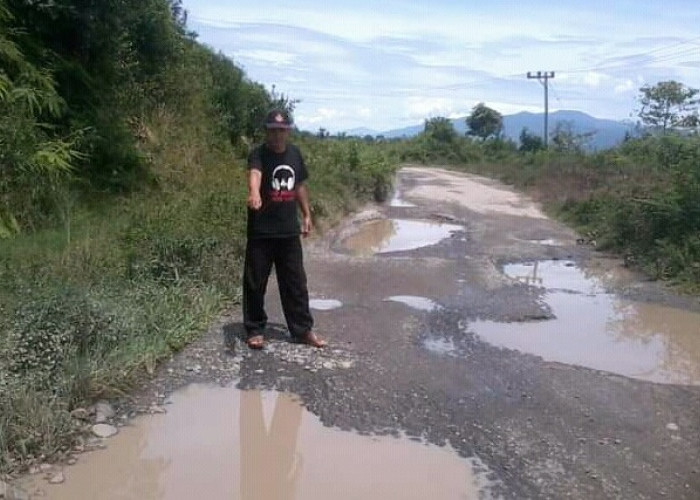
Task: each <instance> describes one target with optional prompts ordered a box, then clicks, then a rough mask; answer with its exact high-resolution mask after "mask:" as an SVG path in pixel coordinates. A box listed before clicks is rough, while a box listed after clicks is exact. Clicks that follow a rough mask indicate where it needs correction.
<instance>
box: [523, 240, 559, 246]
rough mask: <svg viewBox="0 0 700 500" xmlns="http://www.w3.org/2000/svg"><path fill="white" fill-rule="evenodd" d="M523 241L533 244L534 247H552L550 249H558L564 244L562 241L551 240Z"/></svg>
mask: <svg viewBox="0 0 700 500" xmlns="http://www.w3.org/2000/svg"><path fill="white" fill-rule="evenodd" d="M525 241H528V242H530V243H535V244H536V245H546V246H552V247H560V246H563V245H564V243H563V242H562V241H559V240H552V239H549V240H525Z"/></svg>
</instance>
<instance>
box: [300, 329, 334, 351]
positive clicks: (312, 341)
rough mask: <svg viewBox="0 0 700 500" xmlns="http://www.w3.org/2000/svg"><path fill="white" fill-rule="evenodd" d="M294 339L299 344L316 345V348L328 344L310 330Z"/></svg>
mask: <svg viewBox="0 0 700 500" xmlns="http://www.w3.org/2000/svg"><path fill="white" fill-rule="evenodd" d="M296 340H297V342H298V343H300V344H306V345H310V346H311V347H316V348H317V349H320V348H322V347H325V346H326V345H327V344H328V342H326V341H325V340H323V339H322V338H321V337H319V336H318V335H316V334H315V333H314V332H312V331H308V332H306V333H305V334H304V335H302V336H300V337H298V338H297V339H296Z"/></svg>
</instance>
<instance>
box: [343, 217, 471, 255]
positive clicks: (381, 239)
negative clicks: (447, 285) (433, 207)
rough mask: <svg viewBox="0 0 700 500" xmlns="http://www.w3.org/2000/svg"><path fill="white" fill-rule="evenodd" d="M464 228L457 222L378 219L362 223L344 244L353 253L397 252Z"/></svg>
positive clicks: (426, 243) (425, 243) (436, 239)
mask: <svg viewBox="0 0 700 500" xmlns="http://www.w3.org/2000/svg"><path fill="white" fill-rule="evenodd" d="M463 229H464V228H463V227H462V226H458V225H456V224H441V223H437V222H425V221H415V220H403V219H380V220H374V221H371V222H367V223H365V224H363V225H362V227H360V230H359V231H358V232H357V233H355V234H353V235H351V236H349V237H347V238H346V239H345V240H343V247H344V248H346V249H347V250H349V251H350V252H351V253H353V254H355V255H371V254H375V253H387V252H400V251H404V250H413V249H415V248H421V247H426V246H429V245H434V244H436V243H439V242H440V241H441V240H443V239H445V238H449V236H450V234H451V233H453V232H455V231H460V230H463Z"/></svg>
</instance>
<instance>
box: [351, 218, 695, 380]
mask: <svg viewBox="0 0 700 500" xmlns="http://www.w3.org/2000/svg"><path fill="white" fill-rule="evenodd" d="M459 230H463V227H462V226H458V225H454V224H438V223H433V222H425V221H412V220H401V219H380V220H375V221H371V222H368V223H365V224H363V225H362V226H361V227H360V228H359V230H358V231H357V232H356V233H355V234H353V235H351V236H349V237H348V238H346V239H345V240H343V242H342V243H343V245H344V247H345V248H346V250H348V251H350V252H351V253H352V254H354V255H371V254H382V253H388V252H396V251H403V250H411V249H415V248H420V247H424V246H428V245H433V244H436V243H438V242H439V241H440V240H442V239H445V238H448V237H450V236H451V235H452V233H454V232H455V231H459ZM538 241H539V240H538ZM542 242H543V244H554V243H555V242H554V241H553V240H542ZM503 272H504V273H505V274H506V275H507V276H509V277H510V278H511V279H513V280H516V281H518V282H521V283H525V284H527V285H530V286H535V287H542V288H544V289H545V290H546V292H545V295H544V302H545V303H546V304H547V306H549V308H550V309H551V310H552V313H553V314H554V316H555V319H552V320H545V321H534V322H514V323H501V322H495V321H476V322H473V323H470V324H469V325H467V326H466V328H468V329H469V330H470V331H472V332H473V333H475V334H476V335H477V336H478V337H480V338H481V339H482V340H484V341H486V342H489V343H491V344H494V345H497V346H500V347H506V348H509V349H515V350H518V351H521V352H525V353H530V354H535V355H538V356H541V357H542V358H543V359H545V360H546V361H556V362H561V363H566V364H572V365H579V366H584V367H588V368H593V369H598V370H603V371H608V372H611V373H616V374H620V375H625V376H628V377H633V378H638V379H642V380H648V381H652V382H661V383H672V384H687V385H700V314H699V313H696V312H691V311H685V310H682V309H675V308H671V307H667V306H663V305H659V304H653V303H642V302H634V301H630V300H625V299H622V298H620V297H619V296H617V295H615V294H613V293H608V292H607V291H606V290H607V289H608V288H609V285H610V284H612V283H613V282H614V281H616V280H617V281H619V279H620V277H619V276H617V277H616V276H611V275H608V276H603V275H595V274H593V273H592V272H591V271H584V270H582V269H580V268H579V267H577V266H576V265H574V263H573V262H566V261H541V262H534V263H525V264H511V265H507V266H505V267H504V271H503ZM397 291H398V290H397ZM384 300H385V301H394V302H401V303H403V304H405V305H407V306H409V307H411V308H413V309H417V310H421V311H430V310H433V309H436V308H437V307H438V305H437V304H436V303H435V302H433V301H432V300H431V299H429V298H427V297H420V296H410V295H395V296H391V297H388V298H386V299H384ZM423 344H424V347H426V348H427V349H428V350H430V351H432V352H435V353H437V354H448V355H452V354H455V353H456V347H455V345H454V343H452V341H445V340H443V339H435V338H428V339H426V340H425V342H424V343H423Z"/></svg>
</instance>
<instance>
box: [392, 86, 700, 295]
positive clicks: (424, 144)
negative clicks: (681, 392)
mask: <svg viewBox="0 0 700 500" xmlns="http://www.w3.org/2000/svg"><path fill="white" fill-rule="evenodd" d="M640 92H641V97H640V102H641V103H642V108H641V110H640V111H639V115H640V117H641V119H642V121H643V123H645V124H648V125H649V126H650V128H648V129H645V130H644V133H643V134H642V135H640V137H638V138H628V140H626V141H625V142H624V143H623V144H621V145H620V146H619V147H617V148H615V149H612V150H609V151H602V152H595V153H587V152H586V148H585V146H586V142H587V141H588V140H589V138H590V137H589V135H590V134H576V133H575V132H574V131H573V127H572V126H571V124H568V123H558V124H556V126H555V128H554V130H553V132H552V136H551V137H550V144H551V146H550V148H549V149H547V150H545V148H544V146H543V141H542V140H541V139H540V138H539V137H536V136H533V135H532V134H531V133H530V132H529V131H528V130H523V131H522V133H521V135H520V139H521V143H520V145H517V144H515V143H513V142H511V141H508V140H502V139H499V138H497V137H492V138H488V136H487V138H483V135H484V134H481V136H482V138H481V139H480V140H472V139H471V138H470V137H457V134H456V133H455V131H454V129H453V130H452V131H450V130H449V128H450V127H451V123H450V122H449V120H446V119H444V118H442V119H441V118H433V119H432V120H430V121H428V122H426V127H425V131H424V132H423V133H422V134H420V135H419V136H417V137H414V138H411V139H408V140H405V141H398V142H389V143H387V144H386V145H385V146H384V147H385V148H387V149H388V150H390V151H391V152H392V154H395V155H396V156H397V157H398V158H399V159H400V161H408V162H421V163H426V164H431V163H432V164H434V163H441V164H448V165H452V166H453V167H454V168H457V169H462V170H467V171H470V172H473V173H478V174H482V175H486V176H491V177H495V178H498V179H500V180H502V181H504V182H506V183H508V184H512V185H514V186H516V187H518V188H520V189H523V190H526V191H528V192H530V194H532V195H534V197H535V198H536V199H538V200H539V201H541V202H542V203H543V204H544V206H545V209H546V210H547V211H548V212H549V213H550V214H552V215H553V216H555V217H559V218H560V219H562V220H564V221H566V222H567V223H569V224H571V225H572V226H574V227H575V228H576V229H577V230H579V231H580V232H581V233H582V234H584V235H586V236H587V238H586V239H587V240H589V241H591V242H594V243H595V244H596V246H597V247H598V248H601V249H605V250H609V251H612V252H616V253H618V254H619V255H621V256H624V258H625V260H626V262H628V263H629V264H630V265H634V266H636V267H639V268H640V269H642V270H643V271H645V272H646V273H647V274H648V275H649V276H651V277H652V278H655V279H662V280H667V281H669V282H671V283H672V284H676V285H678V286H679V289H680V290H686V291H689V292H693V293H699V292H700V135H698V133H697V123H698V122H697V116H698V110H697V105H698V101H697V100H694V97H695V95H696V94H697V90H695V89H689V88H686V87H684V86H683V85H681V84H678V83H677V82H661V83H659V84H658V85H657V86H653V87H648V86H647V87H644V88H642V89H640ZM483 108H484V107H483V106H477V107H475V108H474V113H477V116H476V117H474V116H470V117H469V118H468V119H467V122H468V123H472V124H475V125H478V124H479V123H480V121H479V120H478V118H480V117H483V116H484V115H485V114H487V111H488V108H486V109H483ZM474 113H473V114H474ZM473 135H477V136H479V135H480V134H478V133H476V132H474V133H473Z"/></svg>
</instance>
